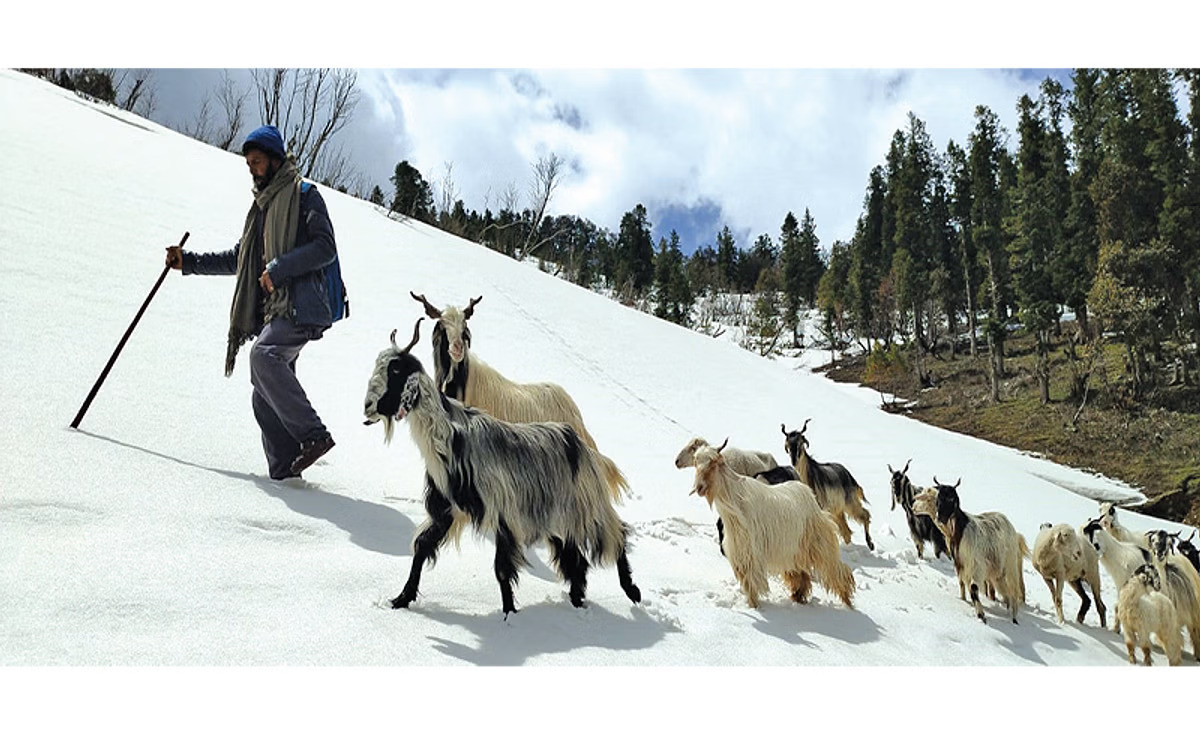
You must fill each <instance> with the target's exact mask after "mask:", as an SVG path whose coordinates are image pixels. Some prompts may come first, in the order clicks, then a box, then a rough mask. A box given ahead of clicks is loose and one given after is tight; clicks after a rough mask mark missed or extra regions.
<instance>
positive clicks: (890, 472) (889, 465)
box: [887, 464, 896, 474]
mask: <svg viewBox="0 0 1200 750" xmlns="http://www.w3.org/2000/svg"><path fill="white" fill-rule="evenodd" d="M887 467H888V473H889V474H895V473H896V470H895V469H893V468H892V465H891V464H888V465H887Z"/></svg>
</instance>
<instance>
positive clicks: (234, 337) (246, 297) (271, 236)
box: [225, 155, 300, 377]
mask: <svg viewBox="0 0 1200 750" xmlns="http://www.w3.org/2000/svg"><path fill="white" fill-rule="evenodd" d="M253 192H254V203H253V204H251V206H250V211H249V212H247V214H246V225H245V227H244V228H243V229H242V242H241V245H239V246H238V262H237V280H236V282H235V285H234V289H233V304H232V305H231V306H230V309H229V346H228V347H227V348H226V350H225V377H229V376H230V375H232V374H233V362H234V359H235V358H236V357H237V353H238V350H239V349H241V348H242V344H244V343H246V342H247V341H249V340H250V339H252V338H254V336H256V335H257V334H258V320H257V313H258V310H257V305H258V299H259V297H258V295H259V291H260V288H259V285H258V277H259V275H260V274H261V273H262V269H263V268H265V267H266V264H267V263H270V262H271V261H272V260H274V259H275V258H278V257H279V256H281V255H283V254H284V253H286V252H289V251H290V250H291V249H292V246H293V245H294V244H295V243H296V227H297V223H298V222H299V219H300V170H299V169H297V168H296V161H295V159H294V158H293V157H292V156H290V155H289V156H288V158H287V160H285V161H284V163H283V166H281V167H280V168H279V171H278V172H276V173H275V176H274V177H273V178H271V182H269V183H268V184H267V186H266V187H264V188H262V189H261V190H259V189H258V188H255V189H254V191H253ZM260 212H261V213H262V217H263V218H262V221H263V255H264V257H263V258H261V259H260V258H255V257H254V251H255V245H256V244H257V243H256V242H255V237H254V223H255V218H256V217H257V216H258V214H259V213H260ZM290 309H291V299H290V296H289V294H288V287H287V285H286V284H279V285H277V286H276V287H275V291H274V292H272V293H271V294H269V295H267V298H266V300H265V301H264V302H263V325H266V324H267V323H269V322H270V321H271V320H273V319H274V318H277V317H279V316H281V315H286V314H288V312H289V310H290Z"/></svg>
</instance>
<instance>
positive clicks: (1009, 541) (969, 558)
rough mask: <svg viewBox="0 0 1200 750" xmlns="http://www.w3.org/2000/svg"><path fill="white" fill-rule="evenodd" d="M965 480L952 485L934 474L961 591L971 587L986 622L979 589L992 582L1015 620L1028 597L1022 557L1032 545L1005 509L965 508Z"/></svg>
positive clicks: (939, 511)
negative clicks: (980, 510)
mask: <svg viewBox="0 0 1200 750" xmlns="http://www.w3.org/2000/svg"><path fill="white" fill-rule="evenodd" d="M961 482H962V480H961V479H960V480H959V481H958V482H955V483H954V484H953V485H949V484H942V483H941V482H939V481H938V480H937V477H934V478H933V483H934V486H935V487H937V521H938V523H939V524H941V527H942V529H943V530H944V532H945V534H946V541H947V543H948V544H949V547H950V554H951V556H952V557H953V559H954V570H955V572H957V573H958V585H959V592H960V595H961V593H962V590H963V588H964V587H967V588H968V589H969V591H970V593H971V603H972V604H974V605H975V616H976V617H978V618H979V620H980V622H986V620H987V618H985V617H984V614H983V605H982V604H980V602H979V590H980V589H981V588H985V587H986V586H987V584H988V583H991V584H992V585H993V586H994V587H995V590H996V593H997V594H999V595H1000V596H1002V597H1003V598H1004V603H1005V604H1006V605H1007V606H1008V611H1009V615H1010V616H1011V617H1012V621H1013V623H1014V624H1015V623H1016V622H1017V608H1018V606H1019V605H1021V604H1022V603H1024V601H1025V580H1024V578H1023V577H1022V575H1021V560H1023V559H1024V558H1025V557H1027V556H1028V555H1029V547H1028V546H1027V545H1026V543H1025V537H1023V536H1021V535H1020V534H1018V533H1017V530H1016V529H1015V528H1013V525H1012V523H1011V522H1010V521H1009V520H1008V518H1007V517H1005V515H1004V514H1003V513H998V512H995V511H991V512H987V513H980V514H978V515H976V514H972V513H967V512H966V511H964V510H963V509H962V508H961V507H960V505H959V498H958V485H959V484H960V483H961Z"/></svg>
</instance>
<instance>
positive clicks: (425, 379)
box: [364, 293, 1200, 665]
mask: <svg viewBox="0 0 1200 750" xmlns="http://www.w3.org/2000/svg"><path fill="white" fill-rule="evenodd" d="M411 294H412V297H413V298H414V299H415V300H417V301H418V302H420V303H421V304H422V305H423V306H424V312H425V315H426V316H427V317H429V318H431V319H433V320H434V321H435V324H434V328H433V334H432V339H433V357H434V375H433V378H430V376H429V375H428V374H427V373H426V372H425V370H424V368H423V367H422V366H421V363H420V361H419V360H418V359H417V358H416V356H414V355H413V354H412V349H413V347H414V346H415V345H416V343H417V341H418V340H419V338H420V328H421V322H422V320H423V319H418V320H417V323H416V326H415V327H414V329H413V337H412V341H411V342H410V343H409V344H408V346H406V347H403V348H401V347H400V346H399V345H398V344H397V343H396V331H392V335H391V346H389V347H388V348H386V349H384V350H383V351H382V352H380V354H379V356H378V358H377V360H376V363H375V369H374V371H373V373H372V374H371V377H370V380H369V382H368V387H367V395H366V400H365V404H364V414H365V416H366V424H373V423H375V422H383V426H384V439H385V440H386V441H389V442H390V440H391V437H392V433H393V429H394V425H395V423H396V422H397V421H400V420H405V419H407V421H408V424H409V429H410V432H411V435H412V438H413V441H414V442H415V443H416V445H417V448H418V449H419V451H420V453H421V457H422V459H423V460H424V463H425V509H426V512H427V513H428V517H427V518H426V519H425V521H424V522H423V523H422V524H421V526H420V527H419V528H418V529H417V531H416V534H415V536H414V538H413V560H412V567H411V569H410V572H409V577H408V580H407V582H406V583H405V586H404V589H403V590H402V591H401V592H400V594H399V596H397V597H396V598H395V599H392V600H391V604H392V606H393V607H395V608H402V607H407V606H408V605H409V604H410V603H411V602H412V601H413V600H414V599H416V597H417V594H418V587H419V585H420V580H421V572H422V570H423V568H424V567H425V566H426V564H430V565H432V563H433V562H434V561H435V560H436V559H437V555H438V552H439V550H440V549H441V547H442V546H443V545H444V544H445V542H447V541H449V540H451V539H453V540H455V541H457V540H458V539H459V537H460V535H461V533H462V532H463V530H464V529H466V528H467V527H471V528H473V529H475V530H476V531H478V532H480V533H485V534H487V535H489V536H493V537H494V539H495V543H496V557H495V573H496V579H497V581H498V582H499V584H500V593H501V600H502V604H503V609H504V616H505V618H507V617H508V614H509V613H510V612H515V611H517V610H516V605H515V603H514V599H513V585H514V584H515V583H516V581H517V577H518V574H519V571H520V570H521V568H523V567H525V566H526V565H527V564H528V563H527V560H526V557H525V551H526V549H528V548H529V547H530V546H532V545H536V544H541V543H544V544H545V545H546V546H547V549H548V550H549V552H550V557H551V562H552V564H553V565H554V566H555V567H556V568H557V570H558V573H559V575H560V576H561V577H562V579H563V581H564V582H566V583H567V584H568V585H569V586H570V594H569V596H570V599H571V603H572V604H573V605H575V606H576V607H582V606H583V603H584V597H585V595H586V590H587V572H588V568H589V567H590V566H592V565H600V566H609V565H612V564H614V563H615V564H616V567H617V574H618V578H619V581H620V585H621V589H622V590H623V591H624V592H625V594H626V596H628V597H629V599H630V600H631V601H632V602H634V603H638V602H640V601H641V596H642V595H641V591H640V590H639V589H638V587H637V585H636V584H635V583H634V582H633V575H632V569H631V568H630V565H629V559H628V557H627V555H626V546H627V544H626V539H627V536H628V533H629V527H628V526H627V525H626V524H625V523H624V522H623V521H622V520H621V519H620V517H619V516H618V515H617V513H616V510H615V509H614V505H617V504H620V503H621V501H622V499H623V496H624V495H625V494H626V493H627V492H628V489H629V487H628V484H627V482H626V479H625V477H624V475H623V474H622V473H621V471H620V469H618V468H617V466H616V465H615V464H614V463H613V462H612V461H611V460H610V459H608V458H607V457H605V456H604V455H603V454H601V453H600V452H599V451H598V450H597V449H596V444H595V441H594V440H593V439H592V436H591V435H590V434H589V433H588V431H587V429H586V428H585V427H584V425H583V419H582V417H581V416H580V413H579V409H578V407H577V406H576V405H575V402H574V401H573V400H572V398H571V397H570V396H569V395H568V394H567V392H566V391H565V390H563V389H562V388H561V387H560V386H558V385H555V384H553V383H515V382H513V381H511V380H509V379H507V378H505V377H504V376H503V375H501V374H500V373H499V372H497V371H496V370H495V369H493V368H492V367H490V366H488V365H487V364H486V363H485V362H484V361H483V360H481V359H480V358H479V357H477V356H475V355H474V354H473V352H472V351H471V332H470V329H469V328H468V326H467V321H468V320H469V319H470V317H471V314H472V313H473V311H474V309H475V305H476V304H478V303H479V302H480V300H481V299H482V297H477V298H475V299H472V300H471V301H470V303H469V304H468V305H467V306H466V307H464V308H462V309H459V308H456V307H452V306H448V307H446V308H444V309H438V308H437V307H435V306H434V305H432V304H431V303H430V302H429V301H427V300H426V299H425V297H424V295H418V294H415V293H411ZM807 427H808V422H807V421H806V422H805V423H804V425H803V426H801V428H800V429H799V430H792V431H788V430H787V428H786V427H785V426H783V425H781V426H780V428H781V430H782V431H783V434H784V438H785V442H784V445H785V448H786V450H787V453H788V456H789V458H790V459H791V465H790V466H781V465H777V462H776V461H775V459H774V457H772V456H771V454H769V453H763V452H757V451H746V450H740V449H738V448H736V447H732V446H728V440H726V441H725V443H724V444H722V445H721V446H719V447H714V446H712V445H710V444H708V442H706V441H705V440H704V439H702V438H695V439H693V440H692V441H690V442H689V443H688V444H687V445H686V446H684V448H683V450H682V451H681V452H680V453H679V455H678V457H677V458H676V460H675V465H676V466H677V467H679V468H686V467H689V466H690V467H693V468H694V470H695V482H694V485H693V487H692V493H693V494H699V495H700V496H701V497H702V498H704V499H705V500H706V501H707V502H708V503H709V505H710V507H713V508H715V510H716V512H717V515H718V521H717V534H718V540H719V545H720V552H721V554H722V555H724V556H725V557H726V558H727V559H728V561H729V564H730V566H731V567H732V569H733V573H734V576H735V577H736V579H737V581H738V584H739V585H740V586H741V590H742V592H743V593H744V594H745V596H746V600H747V602H748V603H749V605H750V606H751V607H757V606H758V602H759V599H760V598H761V597H763V596H764V595H765V594H766V593H767V591H768V579H769V577H771V576H778V577H779V578H781V579H782V580H783V582H784V583H785V585H786V586H787V587H788V589H789V590H790V591H791V592H792V599H793V600H795V601H797V602H800V603H805V602H807V601H808V598H809V595H810V592H811V589H812V583H813V581H814V580H816V582H817V583H819V584H820V585H821V586H822V588H824V589H825V590H827V591H828V592H830V593H831V594H833V595H836V596H837V597H838V598H839V599H841V600H842V602H843V603H844V604H845V605H846V606H847V607H853V598H854V591H855V581H854V574H853V572H852V571H851V570H850V567H849V566H848V565H846V563H844V562H842V560H841V554H840V546H839V537H840V540H841V542H844V543H849V542H850V537H851V530H850V526H849V525H848V523H847V520H846V517H847V516H849V517H850V518H851V519H853V520H854V521H855V522H856V523H858V524H860V525H861V526H862V528H863V533H864V534H865V536H866V542H867V546H868V547H869V548H870V549H871V550H874V549H875V544H874V542H873V541H872V540H871V532H870V521H871V514H870V512H869V511H868V510H867V509H866V508H865V507H863V490H862V487H861V486H860V485H859V483H858V482H857V481H856V480H855V479H854V477H853V476H852V475H851V474H850V472H849V471H848V470H847V469H846V468H845V467H844V466H842V465H841V464H837V463H822V462H819V461H816V460H815V459H813V458H812V456H810V455H809V453H808V438H807V437H805V430H806V429H807ZM910 463H911V461H910ZM908 468H909V464H908V463H906V464H905V465H904V467H903V468H902V469H900V470H894V469H892V467H891V466H890V465H889V466H888V469H889V471H891V474H892V476H891V494H892V510H895V507H896V505H900V507H901V508H902V509H903V511H904V515H905V517H906V519H907V521H908V528H909V532H910V534H911V536H912V540H913V543H914V544H915V545H916V551H917V555H918V557H920V558H921V559H924V557H925V545H926V544H930V545H932V547H933V551H934V554H935V556H936V557H939V558H940V557H941V556H942V555H943V554H944V555H946V556H947V557H949V559H950V560H951V561H952V562H953V564H954V569H955V571H956V573H957V575H958V585H959V596H960V598H961V599H963V600H964V601H966V600H967V593H968V592H969V593H970V602H971V604H972V605H973V606H974V611H975V615H976V616H977V617H978V618H979V619H980V620H983V621H986V618H985V616H984V610H983V606H982V604H981V603H980V593H981V592H982V593H983V594H984V595H986V596H988V597H989V598H990V599H992V600H993V601H995V600H996V599H997V597H1000V598H1001V599H1002V600H1003V602H1004V604H1005V605H1006V607H1007V610H1008V613H1009V615H1010V616H1011V618H1012V621H1013V622H1014V623H1016V622H1017V610H1018V606H1019V605H1020V604H1023V603H1024V602H1025V582H1024V578H1023V576H1022V572H1021V571H1022V561H1023V560H1024V559H1025V558H1029V557H1032V561H1033V567H1034V569H1036V570H1037V572H1038V573H1039V574H1040V575H1041V576H1042V578H1043V580H1045V582H1046V585H1047V586H1048V587H1049V589H1050V592H1051V594H1052V596H1053V600H1054V609H1055V612H1056V614H1057V616H1058V621H1059V622H1060V623H1061V622H1063V609H1062V606H1063V605H1062V591H1063V584H1064V583H1069V584H1070V585H1071V587H1072V589H1074V591H1075V592H1076V593H1077V594H1078V595H1079V598H1080V600H1081V606H1080V609H1079V613H1078V615H1077V616H1076V620H1077V621H1078V622H1079V623H1081V624H1082V623H1083V619H1084V616H1085V615H1086V614H1087V612H1088V609H1089V607H1090V606H1091V601H1090V599H1089V597H1088V595H1087V592H1086V591H1085V590H1084V584H1085V583H1086V584H1087V586H1088V588H1090V589H1091V592H1092V596H1094V597H1095V599H1096V611H1097V613H1098V615H1099V619H1100V625H1101V627H1104V628H1106V627H1107V626H1108V624H1107V619H1106V612H1107V610H1106V607H1105V605H1104V602H1103V600H1102V599H1101V596H1100V566H1101V565H1103V567H1104V569H1105V570H1106V571H1107V573H1108V575H1109V576H1111V578H1112V580H1113V583H1114V585H1115V587H1116V589H1117V591H1118V592H1119V593H1118V596H1117V602H1116V611H1115V617H1114V620H1115V623H1114V629H1115V630H1116V631H1117V632H1122V631H1123V632H1124V637H1125V646H1126V649H1127V650H1128V652H1129V661H1130V663H1133V664H1136V663H1137V658H1136V655H1135V648H1137V647H1140V648H1141V649H1142V654H1143V662H1144V663H1145V664H1146V665H1149V664H1150V663H1151V658H1150V652H1151V636H1152V635H1153V636H1154V637H1155V638H1157V640H1158V643H1159V645H1160V646H1161V647H1162V649H1163V651H1164V652H1165V653H1166V655H1167V660H1168V662H1169V663H1170V664H1171V665H1176V664H1178V663H1179V662H1180V659H1181V650H1182V642H1183V637H1182V632H1181V631H1182V629H1183V628H1184V627H1186V628H1187V629H1188V633H1189V635H1190V637H1191V643H1192V653H1193V655H1194V656H1195V658H1196V659H1197V660H1200V572H1198V571H1200V559H1198V556H1197V549H1196V546H1195V545H1194V544H1193V543H1192V538H1193V536H1194V535H1195V532H1194V531H1193V532H1192V536H1189V537H1188V538H1187V539H1186V540H1181V539H1180V538H1179V536H1180V535H1179V534H1178V533H1167V532H1166V531H1162V530H1155V531H1150V532H1146V533H1145V534H1136V533H1133V532H1131V531H1129V530H1128V529H1127V528H1126V527H1124V526H1123V525H1121V524H1120V523H1119V522H1118V520H1117V515H1116V508H1115V507H1114V506H1113V505H1111V504H1105V505H1102V506H1101V513H1100V517H1099V518H1097V519H1094V520H1089V521H1088V522H1087V523H1086V524H1085V525H1084V526H1082V527H1081V528H1080V529H1079V531H1078V532H1077V531H1076V530H1075V529H1074V528H1072V527H1071V526H1070V525H1069V524H1065V523H1064V524H1058V525H1051V524H1048V523H1047V524H1042V526H1041V528H1040V530H1039V532H1038V535H1037V538H1036V540H1035V541H1034V544H1033V549H1032V552H1031V551H1030V549H1029V546H1028V544H1027V542H1026V540H1025V538H1024V537H1023V536H1022V535H1021V534H1020V533H1018V532H1017V530H1016V529H1015V528H1014V527H1013V525H1012V523H1011V522H1010V521H1009V520H1008V518H1006V517H1005V516H1004V514H1002V513H998V512H986V513H979V514H973V513H968V512H966V511H965V510H963V509H962V508H961V507H960V505H959V497H958V492H957V487H958V483H957V482H956V483H955V484H953V485H949V484H942V483H940V482H938V481H937V478H936V477H935V478H934V483H935V486H933V487H930V488H920V487H916V486H914V485H913V483H912V482H911V481H910V480H909V478H908ZM960 481H961V480H960Z"/></svg>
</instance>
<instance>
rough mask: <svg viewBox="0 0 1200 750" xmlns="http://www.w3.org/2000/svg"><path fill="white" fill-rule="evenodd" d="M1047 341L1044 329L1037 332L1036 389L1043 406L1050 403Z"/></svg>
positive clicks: (1047, 335)
mask: <svg viewBox="0 0 1200 750" xmlns="http://www.w3.org/2000/svg"><path fill="white" fill-rule="evenodd" d="M1048 339H1049V332H1048V331H1046V330H1045V329H1042V330H1040V331H1038V333H1037V347H1038V388H1039V390H1040V391H1041V398H1042V404H1043V405H1045V404H1048V403H1050V343H1049V340H1048Z"/></svg>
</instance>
